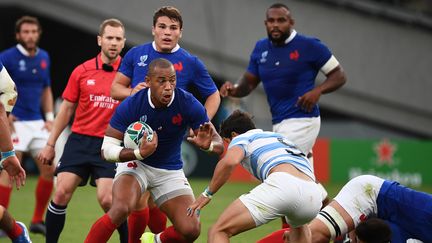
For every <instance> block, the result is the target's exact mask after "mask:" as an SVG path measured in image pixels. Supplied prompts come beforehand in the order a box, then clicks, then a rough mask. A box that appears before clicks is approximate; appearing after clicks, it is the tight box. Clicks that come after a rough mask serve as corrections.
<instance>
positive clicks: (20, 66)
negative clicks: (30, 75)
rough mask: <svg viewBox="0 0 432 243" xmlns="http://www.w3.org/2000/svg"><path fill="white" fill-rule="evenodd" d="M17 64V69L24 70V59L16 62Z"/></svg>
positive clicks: (25, 68)
mask: <svg viewBox="0 0 432 243" xmlns="http://www.w3.org/2000/svg"><path fill="white" fill-rule="evenodd" d="M18 66H19V70H20V71H21V72H24V71H25V70H27V67H26V62H25V61H24V60H20V61H19V62H18Z"/></svg>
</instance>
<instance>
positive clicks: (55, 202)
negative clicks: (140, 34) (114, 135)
mask: <svg viewBox="0 0 432 243" xmlns="http://www.w3.org/2000/svg"><path fill="white" fill-rule="evenodd" d="M124 36H125V29H124V26H123V24H122V23H121V22H120V21H119V20H117V19H107V20H105V21H103V22H102V24H101V25H100V29H99V34H98V36H97V42H98V45H99V46H100V47H101V52H100V54H98V55H97V56H96V57H95V58H92V59H90V60H88V61H86V62H84V63H82V64H80V65H79V66H77V67H76V68H75V69H74V71H73V72H72V74H71V76H70V78H69V81H68V84H67V86H66V89H65V90H64V92H63V99H64V100H63V102H62V104H61V107H60V111H59V113H58V114H57V117H56V118H55V120H54V126H53V129H52V131H51V134H50V136H49V138H48V142H47V144H46V146H45V148H44V149H43V150H42V151H41V153H40V154H39V159H40V160H41V161H42V162H43V163H44V164H51V163H52V162H53V159H54V157H55V150H54V148H55V143H56V141H57V139H58V137H59V136H60V134H61V132H62V131H63V130H64V129H65V128H66V126H67V125H68V123H69V121H70V119H71V118H72V115H73V114H74V113H75V119H74V121H73V125H72V134H71V135H70V136H69V138H68V140H67V142H66V145H65V147H64V152H63V155H62V156H61V158H60V161H59V164H58V166H57V169H56V175H57V185H56V190H55V193H54V197H53V198H52V200H51V202H50V204H49V206H48V211H47V214H46V227H47V234H46V242H49V243H54V242H58V240H59V237H60V234H61V232H62V230H63V226H64V224H65V219H66V207H67V204H68V203H69V201H70V200H71V198H72V195H73V193H74V191H75V189H76V188H77V187H78V186H84V185H86V184H87V181H88V180H89V178H90V184H91V185H92V186H96V187H97V199H98V201H99V204H100V206H101V207H102V209H103V210H104V211H108V209H109V208H110V207H111V202H112V185H113V178H114V175H115V169H116V164H115V163H106V162H105V161H104V160H102V158H101V155H100V149H101V145H102V141H103V136H104V134H105V129H106V127H107V126H108V122H109V120H110V119H111V116H112V114H113V113H114V110H115V109H116V108H117V106H118V105H119V103H120V102H119V101H117V100H114V99H113V98H111V96H110V89H111V84H112V81H113V79H114V76H115V75H116V72H117V70H118V67H119V66H120V62H121V57H120V52H121V51H122V49H123V47H124V44H125V37H124ZM118 230H119V233H120V240H121V242H124V243H126V242H127V241H128V237H127V224H123V225H121V226H120V227H119V228H118Z"/></svg>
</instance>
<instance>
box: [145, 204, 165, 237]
mask: <svg viewBox="0 0 432 243" xmlns="http://www.w3.org/2000/svg"><path fill="white" fill-rule="evenodd" d="M149 218H150V219H149V222H148V227H149V229H150V230H151V232H152V233H155V234H157V233H160V232H162V231H164V230H165V229H166V223H167V216H166V215H165V214H164V213H163V212H162V211H161V210H160V209H159V208H158V207H153V208H150V209H149Z"/></svg>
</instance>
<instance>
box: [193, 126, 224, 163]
mask: <svg viewBox="0 0 432 243" xmlns="http://www.w3.org/2000/svg"><path fill="white" fill-rule="evenodd" d="M194 134H195V136H193V137H188V138H187V140H188V141H189V142H191V143H193V144H194V145H195V146H197V147H199V148H200V149H202V150H204V151H207V152H213V153H216V154H219V155H220V154H222V153H223V152H224V146H223V141H222V138H221V137H220V136H219V134H218V133H217V131H216V128H215V127H214V125H213V124H212V123H211V122H206V123H204V124H202V125H200V126H199V127H198V128H197V129H195V131H194Z"/></svg>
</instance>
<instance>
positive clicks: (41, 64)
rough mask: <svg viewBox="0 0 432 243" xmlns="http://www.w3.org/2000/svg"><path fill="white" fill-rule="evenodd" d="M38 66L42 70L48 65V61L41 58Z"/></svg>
mask: <svg viewBox="0 0 432 243" xmlns="http://www.w3.org/2000/svg"><path fill="white" fill-rule="evenodd" d="M40 67H41V68H42V69H44V70H45V69H46V68H47V67H48V63H47V61H46V60H45V59H42V61H41V62H40Z"/></svg>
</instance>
